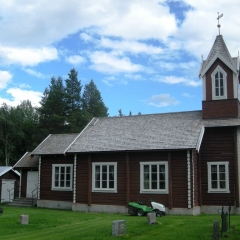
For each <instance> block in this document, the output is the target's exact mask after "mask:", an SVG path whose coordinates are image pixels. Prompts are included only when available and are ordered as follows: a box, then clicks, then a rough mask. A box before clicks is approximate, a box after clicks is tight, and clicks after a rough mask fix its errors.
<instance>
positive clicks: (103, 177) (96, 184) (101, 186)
mask: <svg viewBox="0 0 240 240" xmlns="http://www.w3.org/2000/svg"><path fill="white" fill-rule="evenodd" d="M92 191H93V192H117V163H116V162H106V163H105V162H103V163H99V162H98V163H92Z"/></svg>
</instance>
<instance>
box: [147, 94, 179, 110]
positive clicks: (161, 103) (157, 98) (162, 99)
mask: <svg viewBox="0 0 240 240" xmlns="http://www.w3.org/2000/svg"><path fill="white" fill-rule="evenodd" d="M146 102H147V104H148V105H150V106H154V107H158V108H160V107H168V106H171V105H174V106H176V105H178V104H179V101H178V100H176V99H175V98H174V97H171V96H170V94H159V95H153V96H152V97H151V98H149V99H147V100H146Z"/></svg>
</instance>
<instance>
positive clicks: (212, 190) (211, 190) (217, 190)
mask: <svg viewBox="0 0 240 240" xmlns="http://www.w3.org/2000/svg"><path fill="white" fill-rule="evenodd" d="M213 165H217V188H212V172H211V166H213ZM219 165H224V166H225V182H226V187H225V188H220V186H219V185H220V179H219ZM207 166H208V193H230V191H229V162H208V163H207Z"/></svg>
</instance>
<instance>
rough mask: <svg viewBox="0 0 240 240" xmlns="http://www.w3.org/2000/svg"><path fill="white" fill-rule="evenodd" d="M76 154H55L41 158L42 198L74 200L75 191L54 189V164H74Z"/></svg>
mask: <svg viewBox="0 0 240 240" xmlns="http://www.w3.org/2000/svg"><path fill="white" fill-rule="evenodd" d="M73 159H74V156H73V155H71V156H64V155H54V156H50V155H49V156H42V158H41V185H40V198H41V200H58V201H70V202H72V201H73V191H56V190H52V189H51V188H52V164H73V161H74V160H73Z"/></svg>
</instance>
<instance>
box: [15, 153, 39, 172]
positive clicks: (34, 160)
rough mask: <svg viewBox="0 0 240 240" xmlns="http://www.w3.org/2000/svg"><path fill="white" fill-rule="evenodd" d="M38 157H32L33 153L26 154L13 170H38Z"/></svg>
mask: <svg viewBox="0 0 240 240" xmlns="http://www.w3.org/2000/svg"><path fill="white" fill-rule="evenodd" d="M38 159H39V158H38V156H31V152H26V153H25V154H24V155H23V156H22V157H21V158H20V159H19V160H18V162H17V163H16V164H15V165H14V166H13V168H38V162H39V160H38Z"/></svg>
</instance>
